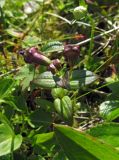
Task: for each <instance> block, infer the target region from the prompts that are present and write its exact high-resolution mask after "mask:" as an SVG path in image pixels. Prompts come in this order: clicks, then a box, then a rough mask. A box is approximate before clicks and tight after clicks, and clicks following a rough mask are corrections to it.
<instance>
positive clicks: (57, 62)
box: [52, 59, 61, 70]
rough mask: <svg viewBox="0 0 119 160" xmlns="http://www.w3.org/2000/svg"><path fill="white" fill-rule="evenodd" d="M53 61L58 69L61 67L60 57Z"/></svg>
mask: <svg viewBox="0 0 119 160" xmlns="http://www.w3.org/2000/svg"><path fill="white" fill-rule="evenodd" d="M52 63H53V65H54V66H55V67H56V68H57V69H58V70H59V69H60V68H61V62H60V60H59V59H54V60H53V61H52Z"/></svg>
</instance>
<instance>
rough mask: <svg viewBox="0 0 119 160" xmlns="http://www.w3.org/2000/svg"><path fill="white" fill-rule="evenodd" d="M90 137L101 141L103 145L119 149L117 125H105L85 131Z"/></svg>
mask: <svg viewBox="0 0 119 160" xmlns="http://www.w3.org/2000/svg"><path fill="white" fill-rule="evenodd" d="M87 133H89V134H90V135H91V136H93V137H96V138H99V139H100V140H103V141H104V142H105V143H107V144H110V145H112V146H113V147H115V148H116V149H119V124H118V123H107V124H102V125H98V126H96V127H94V128H91V129H90V130H89V131H87Z"/></svg>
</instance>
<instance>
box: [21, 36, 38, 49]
mask: <svg viewBox="0 0 119 160" xmlns="http://www.w3.org/2000/svg"><path fill="white" fill-rule="evenodd" d="M39 43H41V40H40V39H39V38H38V37H36V36H26V37H25V39H24V40H23V44H22V47H23V48H26V47H32V46H36V45H38V44H39Z"/></svg>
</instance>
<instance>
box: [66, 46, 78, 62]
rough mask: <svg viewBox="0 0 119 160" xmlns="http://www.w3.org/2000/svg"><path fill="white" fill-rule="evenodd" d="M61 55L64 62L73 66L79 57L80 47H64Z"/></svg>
mask: <svg viewBox="0 0 119 160" xmlns="http://www.w3.org/2000/svg"><path fill="white" fill-rule="evenodd" d="M63 55H64V57H65V60H66V61H67V62H68V63H69V64H70V65H73V64H74V63H75V62H76V61H77V60H78V59H79V55H80V47H79V46H74V45H70V44H69V45H65V46H64V52H63Z"/></svg>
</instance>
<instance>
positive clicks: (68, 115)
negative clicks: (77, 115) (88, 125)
mask: <svg viewBox="0 0 119 160" xmlns="http://www.w3.org/2000/svg"><path fill="white" fill-rule="evenodd" d="M61 105H62V110H63V112H62V113H63V117H64V118H65V119H67V120H71V119H72V115H73V109H72V102H71V99H70V97H69V96H64V97H63V98H62V99H61Z"/></svg>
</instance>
